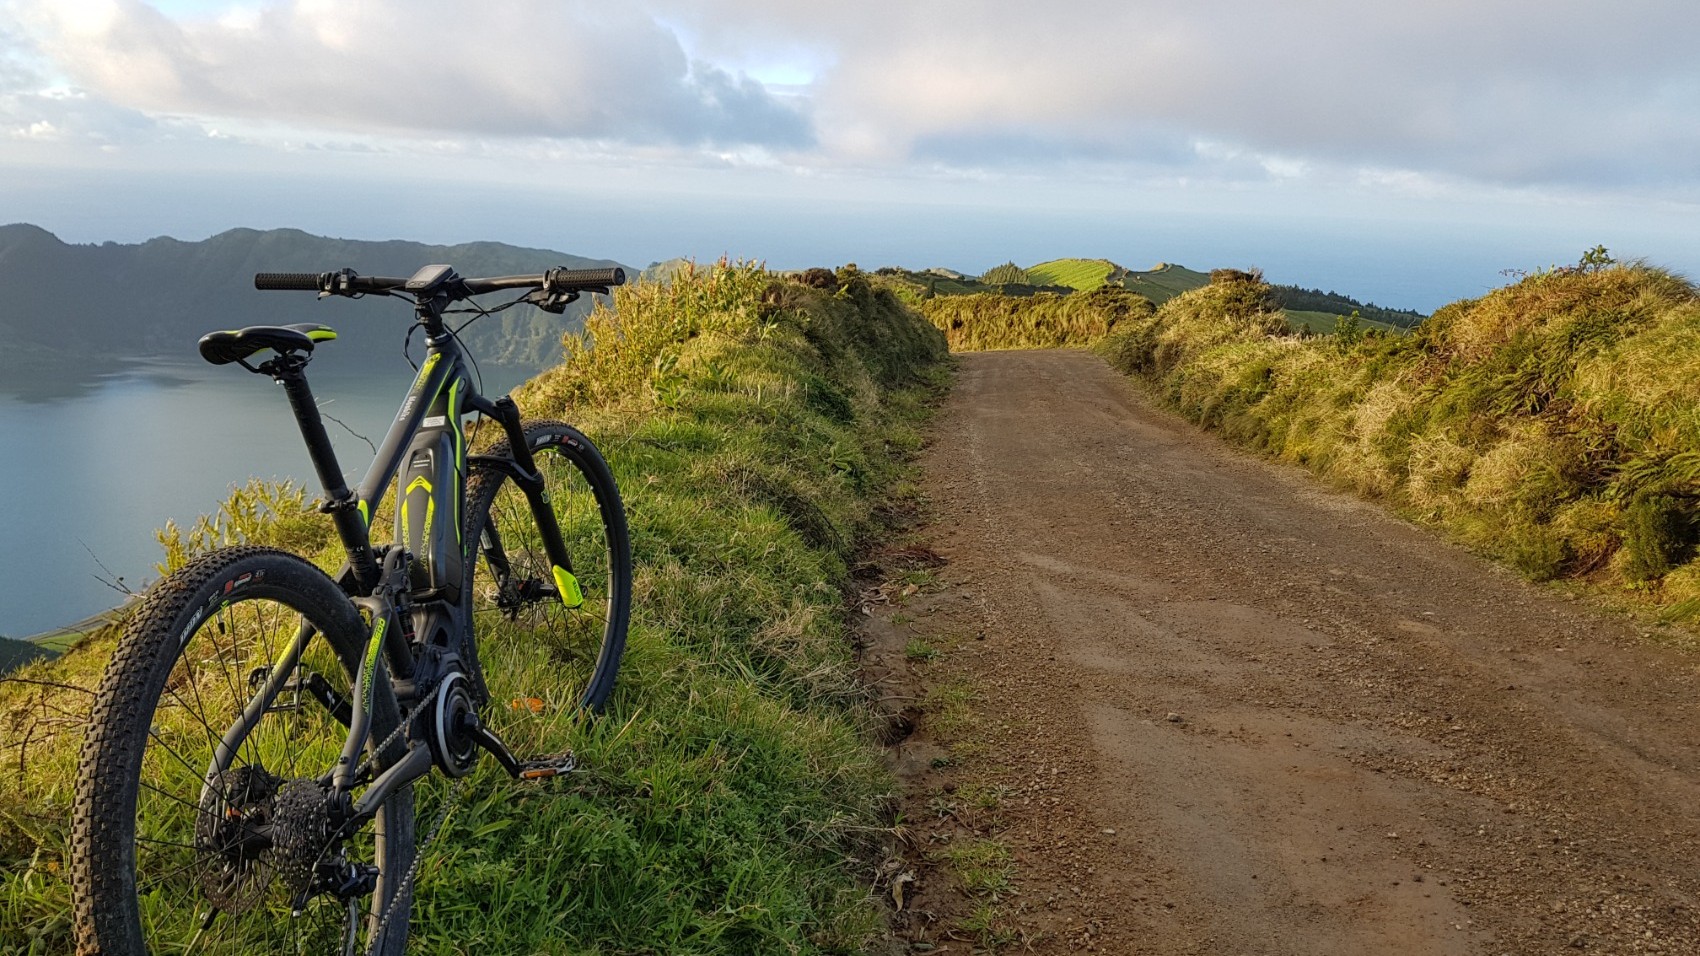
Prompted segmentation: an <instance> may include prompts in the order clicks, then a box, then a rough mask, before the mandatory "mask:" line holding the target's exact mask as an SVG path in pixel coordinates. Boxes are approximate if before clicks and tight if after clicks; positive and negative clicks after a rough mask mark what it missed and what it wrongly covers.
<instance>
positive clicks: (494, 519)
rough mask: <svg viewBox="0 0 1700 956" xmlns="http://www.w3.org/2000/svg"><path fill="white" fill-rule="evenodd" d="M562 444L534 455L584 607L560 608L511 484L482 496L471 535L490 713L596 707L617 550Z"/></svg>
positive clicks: (552, 443) (531, 523) (548, 444)
mask: <svg viewBox="0 0 1700 956" xmlns="http://www.w3.org/2000/svg"><path fill="white" fill-rule="evenodd" d="M563 437H564V436H550V438H549V439H548V440H546V441H545V442H544V443H543V444H541V445H539V446H537V447H536V448H534V450H533V455H534V458H535V459H536V462H537V467H538V470H539V471H540V472H541V473H542V474H543V477H544V481H545V483H546V487H547V488H548V491H549V499H550V505H551V507H552V508H553V509H554V512H555V516H556V520H557V522H558V523H559V524H560V527H561V536H562V539H563V541H564V542H565V544H566V546H567V551H568V554H569V556H570V558H571V560H572V574H573V576H574V578H575V579H576V582H577V585H578V587H579V589H580V590H581V591H582V593H583V597H584V600H583V603H582V604H580V605H579V606H578V607H568V606H566V604H564V603H563V602H562V601H561V600H560V599H559V598H558V596H557V594H558V592H559V591H560V590H561V589H560V588H559V587H558V586H557V585H556V582H555V576H554V569H553V566H552V564H551V562H550V561H549V557H548V555H547V554H546V553H545V551H544V549H543V543H542V539H541V534H540V532H539V531H538V529H537V525H536V522H535V520H534V518H533V515H532V513H531V505H530V502H529V501H528V499H527V498H526V497H525V494H524V492H522V491H521V490H520V489H519V487H518V486H517V485H515V483H514V482H513V481H511V480H506V479H503V480H500V482H499V484H497V486H496V488H495V490H494V492H493V493H487V494H486V495H485V496H484V497H485V498H486V499H487V500H488V506H487V507H484V508H482V511H483V518H482V520H480V521H478V522H477V524H476V526H475V528H474V529H473V530H474V531H475V532H476V540H475V542H474V544H473V547H475V548H476V549H477V551H478V553H477V555H475V556H474V560H472V561H470V562H469V565H470V568H471V572H472V584H471V587H472V607H473V619H474V622H475V626H476V628H477V634H478V640H479V643H478V657H479V663H480V664H481V665H482V667H481V670H482V672H483V673H482V677H483V679H484V680H485V682H486V684H487V687H488V693H489V695H490V698H491V702H492V704H493V706H492V707H491V708H488V709H492V710H497V711H502V710H512V711H522V712H523V711H525V710H527V709H536V708H538V707H541V706H571V707H585V706H591V705H595V704H597V703H599V701H597V700H594V699H592V698H593V696H594V695H595V693H596V691H597V686H596V685H597V683H598V674H599V670H605V669H606V668H607V667H609V666H611V664H612V662H611V661H610V660H608V657H609V656H610V654H611V649H610V648H608V646H607V640H606V639H607V634H608V631H609V627H610V621H611V620H612V619H613V618H614V616H615V612H616V608H615V598H616V595H615V593H614V588H615V586H616V582H617V580H618V579H617V576H616V572H615V567H614V558H615V553H614V544H613V542H612V541H611V540H610V535H609V531H608V528H607V526H606V524H605V523H604V521H603V511H602V508H603V503H602V502H600V501H599V500H598V499H597V497H596V493H595V489H594V488H593V487H592V485H591V484H590V482H589V481H588V480H587V478H586V477H585V474H584V472H583V471H582V470H580V468H579V467H578V465H577V464H576V463H575V462H574V460H573V459H572V457H571V456H570V455H569V454H568V453H567V452H566V451H565V450H564V449H563V446H562V444H561V440H562V438H563ZM504 564H505V565H506V571H505V573H504V570H503V568H502V565H504ZM604 692H605V689H604Z"/></svg>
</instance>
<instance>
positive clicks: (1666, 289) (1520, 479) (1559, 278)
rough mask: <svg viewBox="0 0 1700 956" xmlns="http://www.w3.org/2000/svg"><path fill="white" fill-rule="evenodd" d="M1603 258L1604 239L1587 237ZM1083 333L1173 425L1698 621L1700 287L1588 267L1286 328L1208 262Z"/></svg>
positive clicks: (1526, 564)
mask: <svg viewBox="0 0 1700 956" xmlns="http://www.w3.org/2000/svg"><path fill="white" fill-rule="evenodd" d="M1602 251H1603V250H1602ZM1225 278H1226V279H1227V281H1222V282H1217V283H1214V284H1212V285H1209V286H1207V287H1205V288H1201V289H1199V290H1197V291H1195V292H1191V293H1187V294H1185V295H1182V296H1180V297H1178V298H1176V299H1174V300H1172V301H1170V302H1168V303H1167V304H1165V305H1164V306H1163V307H1162V308H1160V309H1159V310H1157V311H1156V312H1155V313H1154V314H1153V315H1151V316H1148V317H1144V318H1141V319H1137V320H1135V321H1131V322H1127V323H1123V324H1122V325H1121V326H1119V327H1118V329H1117V332H1116V333H1115V334H1113V335H1112V336H1111V337H1110V338H1109V339H1107V340H1106V341H1105V342H1104V343H1103V344H1102V346H1101V350H1102V352H1103V353H1104V354H1105V355H1106V356H1107V357H1109V358H1110V359H1111V361H1112V362H1114V363H1115V364H1116V365H1118V366H1119V367H1121V368H1122V369H1124V370H1126V371H1128V372H1130V373H1132V374H1134V375H1136V376H1138V377H1139V378H1141V379H1143V380H1144V381H1146V382H1147V383H1149V384H1150V385H1151V387H1152V388H1153V390H1154V392H1155V394H1156V395H1158V396H1159V397H1161V398H1162V399H1163V400H1165V401H1166V402H1168V403H1169V404H1170V405H1172V406H1173V407H1175V408H1177V409H1179V410H1180V411H1182V412H1183V413H1185V414H1186V415H1187V416H1189V417H1190V418H1192V419H1194V420H1195V421H1198V422H1200V423H1202V424H1204V425H1206V426H1208V427H1211V428H1214V429H1218V430H1220V431H1221V432H1223V433H1224V434H1225V435H1227V436H1228V437H1230V438H1232V439H1233V440H1235V441H1237V442H1240V443H1242V444H1245V445H1249V446H1252V447H1255V448H1258V449H1261V450H1263V451H1265V452H1267V453H1269V454H1271V455H1273V456H1275V457H1278V458H1281V459H1283V460H1287V461H1292V462H1296V463H1299V464H1303V465H1305V466H1307V467H1309V468H1311V469H1313V470H1314V471H1316V472H1317V473H1318V474H1320V475H1323V476H1325V477H1327V478H1329V479H1330V480H1332V481H1334V482H1337V483H1339V484H1341V485H1343V486H1346V487H1349V488H1351V489H1353V490H1356V491H1358V492H1360V493H1362V494H1365V495H1368V496H1371V497H1375V498H1380V499H1383V500H1385V501H1387V502H1388V503H1390V504H1391V505H1393V506H1394V507H1396V508H1397V509H1399V510H1400V511H1402V512H1404V513H1406V514H1408V515H1411V516H1413V517H1416V518H1419V519H1421V520H1426V521H1430V522H1433V523H1436V524H1439V525H1441V526H1442V527H1444V528H1446V529H1448V530H1449V531H1451V532H1452V533H1454V534H1455V535H1457V536H1458V537H1459V538H1461V539H1462V540H1464V541H1466V542H1468V543H1470V544H1472V545H1473V546H1475V547H1476V548H1478V549H1480V550H1482V551H1484V552H1486V553H1489V554H1492V555H1495V556H1498V557H1500V558H1502V559H1504V560H1506V561H1508V562H1510V563H1511V564H1513V565H1514V566H1516V567H1517V568H1519V569H1520V570H1522V571H1523V572H1524V573H1526V574H1528V575H1529V576H1531V577H1533V578H1537V579H1547V578H1553V577H1560V576H1565V577H1579V578H1586V579H1589V580H1592V581H1594V582H1596V583H1601V584H1605V585H1607V586H1610V587H1614V588H1627V589H1630V590H1632V591H1634V592H1638V593H1640V594H1642V595H1644V596H1645V597H1647V598H1648V599H1650V600H1651V601H1652V602H1654V603H1655V604H1657V605H1660V606H1662V607H1663V608H1664V609H1665V612H1666V613H1667V614H1668V615H1669V616H1671V617H1673V618H1694V617H1696V616H1697V615H1700V561H1696V560H1695V558H1696V554H1695V545H1696V541H1697V538H1700V509H1697V507H1696V502H1697V500H1700V295H1697V292H1696V289H1695V287H1694V286H1693V285H1692V284H1690V283H1689V282H1687V281H1686V280H1684V279H1682V278H1680V277H1678V276H1675V275H1672V274H1671V273H1669V272H1666V271H1663V270H1660V269H1656V268H1651V267H1647V266H1643V265H1634V264H1631V265H1623V264H1613V263H1609V262H1605V263H1602V262H1597V261H1596V262H1586V261H1585V264H1583V265H1579V266H1576V267H1568V268H1561V269H1554V270H1549V271H1546V272H1543V273H1540V274H1536V275H1531V276H1528V277H1527V278H1524V279H1523V280H1522V281H1520V282H1518V283H1516V284H1515V285H1512V286H1509V287H1507V288H1504V289H1499V290H1497V291H1495V292H1492V293H1489V294H1488V295H1486V296H1483V297H1482V298H1479V299H1472V300H1466V301H1462V302H1457V303H1454V304H1452V305H1450V306H1447V307H1446V308H1444V309H1442V310H1440V311H1439V312H1437V313H1435V315H1434V317H1432V318H1430V319H1429V320H1428V321H1426V322H1424V323H1423V324H1422V325H1421V326H1419V327H1418V328H1417V330H1416V331H1415V332H1414V333H1413V334H1411V335H1409V336H1403V337H1395V336H1388V335H1378V334H1356V335H1346V336H1342V335H1336V336H1329V337H1325V338H1313V339H1301V338H1298V337H1296V336H1293V335H1289V334H1285V324H1284V323H1283V322H1282V321H1281V317H1280V315H1279V313H1278V312H1277V311H1275V310H1274V308H1273V307H1272V305H1271V304H1270V302H1269V299H1268V289H1267V287H1266V286H1264V285H1262V283H1261V282H1258V281H1256V280H1255V277H1252V276H1247V275H1244V274H1238V275H1232V276H1226V277H1225Z"/></svg>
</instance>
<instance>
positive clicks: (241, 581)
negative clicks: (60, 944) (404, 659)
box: [69, 547, 414, 956]
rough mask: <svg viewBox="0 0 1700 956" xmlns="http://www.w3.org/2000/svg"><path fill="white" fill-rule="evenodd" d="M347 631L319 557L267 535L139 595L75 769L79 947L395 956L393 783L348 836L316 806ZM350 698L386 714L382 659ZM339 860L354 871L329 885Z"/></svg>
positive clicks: (344, 604) (351, 685) (398, 825)
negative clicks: (268, 540) (358, 878)
mask: <svg viewBox="0 0 1700 956" xmlns="http://www.w3.org/2000/svg"><path fill="white" fill-rule="evenodd" d="M365 631H366V627H365V624H364V623H363V621H362V620H361V618H360V616H359V614H358V613H357V612H356V610H355V608H354V605H353V604H352V603H351V602H350V601H349V600H348V598H347V597H346V596H345V595H344V594H343V593H342V591H341V590H340V589H339V588H338V587H337V586H336V585H335V584H334V583H333V582H332V581H331V579H330V578H329V577H326V576H325V574H324V572H322V571H320V570H319V569H318V568H316V567H314V566H313V565H312V564H310V563H308V562H307V561H304V560H302V559H301V558H298V557H296V556H294V555H291V554H287V553H285V552H281V551H274V550H271V549H268V548H251V547H244V548H230V549H225V550H222V551H215V552H212V553H210V554H207V555H203V556H202V557H200V558H197V559H196V560H194V561H191V562H190V563H189V564H187V565H185V566H184V567H183V568H182V569H181V570H179V571H177V572H176V573H174V574H172V575H171V576H169V577H167V578H166V579H165V580H163V581H161V582H160V583H159V584H158V585H156V586H155V587H154V589H153V590H152V591H150V592H149V594H148V596H147V597H146V598H145V599H144V601H143V603H142V606H141V608H140V609H139V610H137V612H136V613H135V614H134V615H133V616H132V617H131V618H130V621H129V622H128V623H127V625H126V626H125V630H124V635H123V637H122V639H121V640H120V641H119V644H118V647H117V650H116V651H115V652H114V653H113V656H112V660H111V662H110V663H109V664H108V665H107V668H106V671H105V674H104V675H103V676H102V678H101V683H100V688H99V690H98V691H97V696H96V698H95V704H94V709H93V712H92V713H91V714H90V718H89V727H88V732H87V735H86V736H85V737H84V741H83V751H82V757H81V762H80V764H79V766H78V768H77V791H76V802H75V815H74V816H73V818H72V829H71V846H70V860H69V863H70V870H71V882H72V888H73V896H74V901H75V910H76V934H77V949H78V952H80V953H85V954H93V953H101V954H108V956H111V954H125V956H130V954H135V956H142V954H147V953H152V954H156V956H157V954H163V953H208V954H244V953H285V952H287V953H314V954H327V953H342V954H352V953H362V954H364V953H383V954H386V956H399V954H400V953H401V952H402V950H403V947H404V946H405V944H406V937H407V923H408V919H407V912H406V911H407V909H408V907H407V896H406V890H405V889H403V887H405V885H406V881H405V879H404V878H403V874H405V873H406V872H407V870H408V867H409V865H410V864H411V862H412V858H413V844H414V840H413V800H412V793H411V788H406V787H404V788H401V789H400V790H398V791H397V792H396V793H395V794H394V795H392V796H391V798H390V799H389V800H388V801H387V802H386V803H385V804H384V806H383V807H382V808H381V809H380V810H379V812H378V814H377V817H376V819H375V820H374V821H373V824H372V825H371V826H368V827H365V828H363V829H361V830H360V831H359V832H357V833H356V834H354V835H353V836H352V837H349V838H347V839H336V838H335V837H333V836H331V835H330V832H329V826H328V819H327V813H328V811H327V809H326V807H327V803H326V798H325V794H326V787H325V781H326V780H328V773H329V771H330V770H331V768H333V767H334V766H335V765H336V762H337V758H338V756H339V755H340V753H341V751H342V747H343V743H344V740H345V739H346V737H347V728H346V727H345V726H344V722H345V721H346V720H347V719H348V718H347V713H346V711H347V704H348V702H349V701H351V700H352V698H353V696H354V694H355V687H356V686H357V684H356V678H355V676H354V675H355V674H357V673H358V670H359V666H360V661H361V649H362V645H363V643H364V641H365ZM368 711H369V712H370V713H371V715H372V740H373V741H381V740H383V739H385V738H386V737H387V736H389V735H390V734H391V732H392V731H393V730H394V729H395V728H396V726H397V725H398V723H399V721H400V714H399V712H398V709H397V706H396V702H395V698H394V696H393V695H392V694H391V693H390V691H389V686H388V684H387V682H385V681H384V680H383V679H382V673H381V671H380V672H379V675H378V679H376V680H375V681H374V682H373V684H372V687H371V691H370V694H369V696H368ZM393 749H394V744H392V753H391V754H390V759H393V757H394V756H395V754H394V753H393ZM345 873H359V874H363V875H364V877H365V882H364V883H363V884H361V885H360V886H359V887H358V888H346V887H348V886H349V885H348V884H344V886H345V890H344V891H343V892H340V893H338V892H332V891H330V890H329V889H328V882H329V880H330V879H331V878H333V877H334V875H336V874H345ZM380 924H382V928H381V929H380V928H379V927H380ZM377 933H381V934H382V938H381V939H374V938H373V937H374V935H375V934H377Z"/></svg>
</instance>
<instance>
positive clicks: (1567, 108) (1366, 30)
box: [0, 0, 1700, 311]
mask: <svg viewBox="0 0 1700 956" xmlns="http://www.w3.org/2000/svg"><path fill="white" fill-rule="evenodd" d="M1697 34H1700V4H1695V3H1693V2H1692V0H1619V2H1618V3H1616V4H1613V5H1611V7H1610V9H1609V10H1608V9H1607V8H1606V7H1605V6H1603V5H1601V4H1598V3H1587V4H1583V3H1578V2H1573V0H1468V2H1466V0H1428V2H1425V3H1420V4H1373V3H1363V2H1362V0H1287V2H1284V3H1279V4H1275V3H1252V2H1230V0H1190V2H1187V3H1174V2H1169V3H1162V4H1159V3H1153V2H1149V0H1052V2H1049V3H1033V2H1030V0H1029V2H1023V3H1017V2H1010V0H976V2H971V3H970V2H965V0H948V2H947V0H861V2H858V3H853V4H851V3H831V4H825V3H808V2H800V0H622V2H619V3H608V2H588V0H484V2H482V3H478V4H469V3H465V2H463V0H235V2H231V0H152V2H143V0H0V222H11V221H26V222H34V223H37V224H39V225H42V226H44V227H46V228H48V229H50V230H52V231H54V232H55V233H57V234H58V235H59V236H60V237H61V238H63V239H65V240H66V241H72V242H100V241H109V240H110V241H119V242H134V241H139V240H142V239H146V238H150V237H153V236H158V235H170V236H175V237H177V238H180V239H200V238H205V237H206V236H209V235H212V234H215V233H217V232H221V231H223V230H225V229H229V228H233V227H237V226H246V227H255V228H269V227H278V226H290V227H295V228H301V229H306V230H308V231H310V232H316V233H320V234H325V235H335V236H343V237H347V238H361V239H387V238H408V239H418V240H422V241H429V242H464V241H471V240H476V239H493V240H498V241H504V242H511V243H516V244H520V245H529V246H541V247H546V248H553V249H558V250H561V251H565V252H571V253H575V254H579V255H588V256H606V257H610V258H614V259H618V260H620V261H622V262H626V263H629V264H632V265H637V266H642V265H646V264H648V263H649V262H652V261H656V260H661V259H667V258H671V257H674V256H681V255H682V256H690V257H695V258H698V259H712V258H717V257H719V256H722V255H726V256H730V257H732V258H746V259H757V260H762V261H766V262H767V263H769V264H770V265H771V266H773V267H776V268H801V267H806V266H813V265H836V264H840V263H844V262H852V261H853V262H857V263H858V264H860V265H861V266H863V267H864V268H872V267H877V266H880V265H905V266H909V267H915V268H920V267H926V266H933V265H942V266H949V267H952V268H957V269H961V270H963V271H966V272H971V273H977V272H980V271H983V270H985V269H987V268H989V267H991V266H993V265H996V264H998V263H1001V262H1003V261H1006V260H1013V261H1016V262H1018V263H1020V264H1023V265H1028V264H1032V263H1035V262H1038V261H1042V260H1046V259H1051V258H1056V257H1061V256H1087V257H1104V258H1109V259H1112V260H1114V261H1116V262H1119V263H1121V264H1123V265H1126V266H1129V267H1132V268H1136V269H1137V268H1148V267H1150V266H1152V265H1154V264H1156V263H1158V262H1164V261H1167V262H1179V263H1182V264H1184V265H1188V266H1191V267H1193V268H1198V269H1208V268H1212V267H1218V266H1235V267H1240V268H1245V267H1256V268H1261V269H1263V270H1264V271H1265V273H1266V274H1267V275H1268V276H1269V278H1270V279H1271V280H1273V281H1277V282H1288V283H1294V284H1298V285H1304V286H1312V287H1320V288H1324V289H1336V290H1338V291H1340V292H1344V293H1347V294H1350V295H1354V296H1356V297H1358V298H1360V299H1365V300H1373V301H1376V302H1377V303H1379V304H1382V305H1389V306H1395V307H1405V308H1417V309H1420V310H1422V311H1429V310H1432V309H1434V308H1436V307H1438V306H1440V305H1443V304H1445V303H1447V302H1450V301H1453V300H1455V299H1459V298H1464V297H1470V296H1476V295H1480V294H1482V293H1483V292H1485V291H1487V290H1489V289H1491V288H1493V287H1495V286H1497V285H1501V284H1504V282H1505V281H1507V280H1506V278H1505V275H1504V271H1505V270H1518V269H1524V270H1527V269H1536V268H1541V267H1543V266H1547V265H1552V264H1558V263H1565V262H1573V261H1575V260H1576V258H1577V257H1578V256H1579V255H1580V253H1581V252H1582V250H1584V249H1587V248H1591V247H1593V246H1595V245H1599V244H1604V245H1606V246H1608V247H1609V248H1610V249H1611V250H1612V252H1613V253H1614V254H1616V255H1618V256H1620V257H1623V258H1641V259H1645V260H1647V261H1649V262H1652V263H1654V264H1656V265H1662V266H1666V267H1669V268H1673V269H1675V270H1677V271H1679V272H1683V273H1684V274H1689V275H1700V233H1697V231H1696V230H1695V228H1694V226H1695V224H1696V222H1697V216H1696V213H1697V212H1700V142H1697V141H1700V58H1696V57H1695V56H1694V55H1693V53H1692V49H1691V46H1692V38H1693V37H1694V36H1695V35H1697Z"/></svg>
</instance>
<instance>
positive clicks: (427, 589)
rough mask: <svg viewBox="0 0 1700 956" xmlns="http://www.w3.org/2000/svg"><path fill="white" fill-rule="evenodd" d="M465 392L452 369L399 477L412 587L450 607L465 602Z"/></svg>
mask: <svg viewBox="0 0 1700 956" xmlns="http://www.w3.org/2000/svg"><path fill="white" fill-rule="evenodd" d="M461 390H462V384H461V378H460V374H459V369H455V370H452V371H451V372H450V373H449V375H448V377H447V379H445V380H444V382H443V384H442V386H441V387H440V388H439V389H438V390H437V394H436V395H435V396H434V397H432V398H430V399H429V406H428V408H427V409H426V412H425V416H424V418H423V419H422V420H421V422H420V426H419V431H418V432H417V433H416V434H415V435H414V438H413V442H412V443H411V444H410V445H409V446H408V449H407V455H406V457H405V459H404V460H403V465H402V470H401V474H400V475H399V477H398V488H399V489H400V495H399V496H398V505H397V509H398V510H397V526H398V527H399V528H400V530H401V533H402V541H403V543H404V544H405V546H406V547H407V549H408V551H410V552H412V554H413V564H412V567H411V569H410V573H411V579H410V582H409V583H410V584H411V586H412V588H413V591H414V592H415V594H418V595H428V596H430V597H440V598H442V599H445V600H448V601H451V602H452V601H456V600H459V597H460V586H461V570H462V560H463V559H462V556H461V541H460V536H461V528H460V524H461V516H460V502H461V500H462V499H463V497H464V491H465V482H466V451H465V437H464V434H463V432H462V430H461V421H460V418H461V408H460V404H461Z"/></svg>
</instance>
